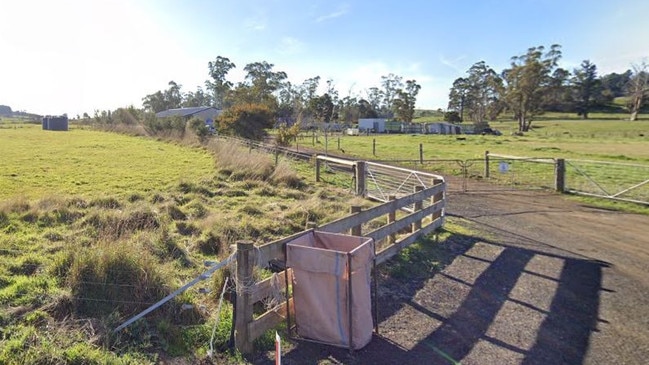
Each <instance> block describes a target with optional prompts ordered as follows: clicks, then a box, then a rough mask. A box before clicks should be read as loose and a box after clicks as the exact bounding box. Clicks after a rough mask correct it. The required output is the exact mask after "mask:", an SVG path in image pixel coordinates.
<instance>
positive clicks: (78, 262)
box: [65, 241, 169, 316]
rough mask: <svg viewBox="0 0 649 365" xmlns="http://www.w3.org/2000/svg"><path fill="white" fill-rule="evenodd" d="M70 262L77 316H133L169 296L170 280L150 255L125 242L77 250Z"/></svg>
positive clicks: (70, 285) (68, 278) (69, 280)
mask: <svg viewBox="0 0 649 365" xmlns="http://www.w3.org/2000/svg"><path fill="white" fill-rule="evenodd" d="M69 260H70V269H69V271H68V272H67V275H66V278H65V281H66V284H67V286H68V288H69V290H70V292H71V294H72V296H73V297H74V311H75V314H78V315H83V316H86V315H98V314H106V313H111V312H113V311H117V312H119V313H121V314H133V313H135V312H137V311H141V310H143V309H145V308H146V307H148V306H149V305H150V304H152V303H155V302H156V301H158V300H160V299H162V298H163V297H164V296H165V295H167V294H168V293H169V288H168V286H167V285H166V283H167V282H168V278H167V277H166V276H165V275H164V273H163V272H162V270H161V268H160V266H159V265H158V264H157V262H156V261H155V260H153V259H152V257H151V255H145V254H142V252H141V251H140V249H139V247H138V246H136V245H132V244H128V243H127V242H124V241H119V242H113V243H109V242H104V243H100V244H98V245H97V246H96V247H93V248H92V249H84V250H75V251H74V252H71V253H70V258H69ZM116 298H120V299H121V300H120V299H116Z"/></svg>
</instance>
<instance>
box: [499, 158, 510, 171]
mask: <svg viewBox="0 0 649 365" xmlns="http://www.w3.org/2000/svg"><path fill="white" fill-rule="evenodd" d="M498 170H499V171H500V173H501V174H504V173H506V172H507V171H509V164H508V163H507V162H505V161H500V165H499V166H498Z"/></svg>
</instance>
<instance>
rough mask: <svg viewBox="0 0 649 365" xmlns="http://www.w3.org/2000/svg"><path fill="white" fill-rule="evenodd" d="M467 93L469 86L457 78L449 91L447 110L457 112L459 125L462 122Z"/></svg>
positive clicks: (465, 81) (460, 78) (462, 79)
mask: <svg viewBox="0 0 649 365" xmlns="http://www.w3.org/2000/svg"><path fill="white" fill-rule="evenodd" d="M468 93H469V84H468V82H467V79H465V78H463V77H459V78H457V79H455V81H453V86H451V91H450V92H449V95H448V109H449V110H452V111H455V112H457V114H458V116H459V118H460V120H459V122H460V123H461V122H463V121H464V107H465V105H466V99H467V94H468Z"/></svg>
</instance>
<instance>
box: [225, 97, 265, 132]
mask: <svg viewBox="0 0 649 365" xmlns="http://www.w3.org/2000/svg"><path fill="white" fill-rule="evenodd" d="M218 123H219V131H222V132H223V133H224V134H230V135H235V136H239V137H243V138H250V139H256V140H260V139H262V138H263V137H264V136H265V135H266V128H270V127H272V126H273V113H272V111H271V110H270V108H268V107H267V106H266V105H263V104H254V103H251V104H237V105H234V106H232V107H230V108H228V109H226V110H225V111H224V112H223V113H222V114H221V115H220V116H219V117H218Z"/></svg>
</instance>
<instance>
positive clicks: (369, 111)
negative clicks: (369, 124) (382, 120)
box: [358, 99, 379, 118]
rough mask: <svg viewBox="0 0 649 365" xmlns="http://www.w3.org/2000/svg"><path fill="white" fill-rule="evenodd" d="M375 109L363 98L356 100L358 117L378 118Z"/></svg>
mask: <svg viewBox="0 0 649 365" xmlns="http://www.w3.org/2000/svg"><path fill="white" fill-rule="evenodd" d="M378 116H379V115H378V114H377V113H376V110H375V109H374V108H373V107H372V104H371V103H370V102H369V101H367V100H365V99H360V100H359V101H358V117H359V118H378Z"/></svg>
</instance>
